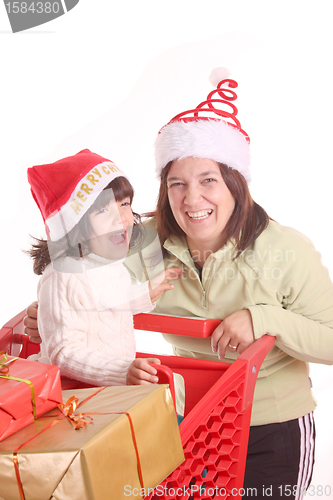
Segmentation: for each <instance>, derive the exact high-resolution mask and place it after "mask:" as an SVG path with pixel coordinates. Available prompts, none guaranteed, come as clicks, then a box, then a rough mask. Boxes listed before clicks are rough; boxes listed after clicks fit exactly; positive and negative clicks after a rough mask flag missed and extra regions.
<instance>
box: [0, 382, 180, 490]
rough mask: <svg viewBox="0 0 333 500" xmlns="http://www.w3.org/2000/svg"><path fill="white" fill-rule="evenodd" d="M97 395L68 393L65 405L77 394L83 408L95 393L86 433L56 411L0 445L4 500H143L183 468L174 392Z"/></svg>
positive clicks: (131, 390) (149, 389) (128, 390)
mask: <svg viewBox="0 0 333 500" xmlns="http://www.w3.org/2000/svg"><path fill="white" fill-rule="evenodd" d="M96 390H97V388H94V389H80V390H76V391H75V393H73V391H63V401H64V402H66V401H67V400H68V399H69V398H70V397H71V396H73V395H75V396H76V397H77V398H78V399H79V401H80V402H82V401H84V400H85V399H86V398H88V397H89V396H91V395H92V394H94V395H93V396H92V397H91V398H90V399H88V400H87V401H86V402H84V403H83V404H82V405H81V406H80V407H79V408H78V409H77V410H76V411H75V414H76V415H79V414H80V413H82V416H83V418H85V419H86V420H87V421H88V422H89V419H90V418H92V419H93V421H92V423H87V425H86V426H85V427H82V428H80V429H77V430H74V428H73V426H72V425H71V423H70V422H69V420H68V418H66V417H64V416H63V414H60V412H59V411H58V410H53V411H52V412H49V413H48V414H46V415H45V416H43V417H41V418H39V419H37V420H36V421H35V422H34V423H32V424H30V425H29V426H27V427H25V428H24V429H22V430H20V431H18V432H17V433H15V434H13V435H12V436H10V437H8V438H7V439H5V440H4V441H2V442H1V443H0V498H1V497H2V498H3V499H4V500H18V499H20V498H25V500H49V499H50V500H120V499H122V498H124V499H125V498H132V499H134V498H135V499H141V498H142V497H144V496H145V494H148V493H150V492H151V491H152V488H154V487H156V486H157V485H158V484H160V482H161V481H162V480H163V479H164V478H165V477H166V476H168V475H169V473H171V472H172V471H173V470H174V469H175V468H176V467H178V465H179V464H180V463H182V462H183V460H184V454H183V448H182V444H181V439H180V434H179V430H178V425H177V418H176V414H175V410H174V404H173V400H172V397H171V393H170V390H169V388H168V386H166V385H147V386H125V387H124V386H122V387H107V388H104V389H103V390H101V391H100V392H98V393H97V394H95V393H96ZM112 412H121V413H120V414H117V413H112ZM122 412H127V413H128V414H129V415H127V414H126V413H122ZM59 415H60V416H59ZM131 423H132V426H133V427H132V428H131ZM51 424H52V425H51ZM31 438H33V439H31ZM22 445H23V446H22ZM16 451H17V461H18V469H19V477H18V478H17V477H16V474H15V468H14V462H13V457H14V455H15V452H16ZM140 470H141V477H140ZM19 483H21V485H22V490H23V491H22V492H21V493H20V491H19ZM23 494H24V497H23V496H22V495H23Z"/></svg>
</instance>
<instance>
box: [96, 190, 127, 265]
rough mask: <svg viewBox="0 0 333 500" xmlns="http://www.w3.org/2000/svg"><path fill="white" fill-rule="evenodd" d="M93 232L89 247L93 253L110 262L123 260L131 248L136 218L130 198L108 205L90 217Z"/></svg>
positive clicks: (111, 202)
mask: <svg viewBox="0 0 333 500" xmlns="http://www.w3.org/2000/svg"><path fill="white" fill-rule="evenodd" d="M89 218H90V223H91V227H92V232H91V235H90V240H89V246H90V249H91V251H92V252H94V253H95V254H97V255H100V256H101V257H105V258H106V259H109V260H119V259H123V258H124V257H125V256H126V254H127V252H128V248H129V243H130V240H131V236H132V230H133V224H134V216H133V212H132V208H131V200H130V198H124V199H123V200H121V201H116V200H115V199H114V198H112V199H111V200H110V201H109V202H108V204H107V205H106V206H105V207H103V208H99V209H97V210H94V211H92V213H91V214H90V215H89Z"/></svg>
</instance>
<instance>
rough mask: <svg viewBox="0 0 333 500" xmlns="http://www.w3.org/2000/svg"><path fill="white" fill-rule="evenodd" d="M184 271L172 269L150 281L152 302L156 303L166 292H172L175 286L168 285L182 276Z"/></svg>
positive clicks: (176, 268)
mask: <svg viewBox="0 0 333 500" xmlns="http://www.w3.org/2000/svg"><path fill="white" fill-rule="evenodd" d="M182 272H183V271H182V270H181V269H180V268H179V267H170V268H168V269H166V270H165V271H163V272H162V273H160V274H158V275H157V276H155V278H153V279H152V280H150V281H149V295H150V300H151V301H152V302H156V301H157V300H158V299H159V298H160V297H162V295H163V292H164V291H165V290H172V288H174V285H171V284H170V283H168V281H169V280H177V279H178V278H179V276H180V275H181V274H182Z"/></svg>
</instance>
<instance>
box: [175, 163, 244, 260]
mask: <svg viewBox="0 0 333 500" xmlns="http://www.w3.org/2000/svg"><path fill="white" fill-rule="evenodd" d="M167 187H168V198H169V203H170V207H171V210H172V212H173V215H174V217H175V219H176V221H177V223H178V225H179V227H180V228H181V229H182V230H183V231H184V233H185V234H186V236H187V242H188V245H189V247H190V249H191V248H194V249H195V248H198V247H199V248H205V249H207V250H209V251H210V252H216V251H217V250H218V249H219V248H221V246H222V244H223V235H222V232H223V230H224V228H225V226H226V224H227V222H228V220H229V218H230V216H231V214H232V212H233V210H234V208H235V200H234V198H233V196H232V194H231V193H230V191H229V189H228V188H227V186H226V184H225V182H224V180H223V177H222V175H221V171H220V169H219V166H218V165H217V163H216V162H215V161H213V160H210V159H208V158H192V157H188V158H183V159H182V160H177V161H174V162H173V164H172V165H171V168H170V171H169V174H168V178H167Z"/></svg>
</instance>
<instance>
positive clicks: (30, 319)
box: [23, 301, 42, 344]
mask: <svg viewBox="0 0 333 500" xmlns="http://www.w3.org/2000/svg"><path fill="white" fill-rule="evenodd" d="M37 310H38V302H37V301H36V302H33V303H32V304H30V306H29V307H28V308H27V311H26V312H27V315H26V316H25V317H24V319H23V324H24V327H25V328H24V333H26V334H27V335H29V338H30V340H31V342H34V343H35V344H40V343H41V342H42V339H41V338H40V335H39V332H38V324H37Z"/></svg>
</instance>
